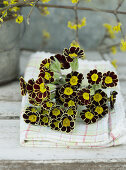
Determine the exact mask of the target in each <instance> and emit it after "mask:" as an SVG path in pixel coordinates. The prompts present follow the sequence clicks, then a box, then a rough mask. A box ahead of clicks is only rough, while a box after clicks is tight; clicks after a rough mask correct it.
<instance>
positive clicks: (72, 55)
mask: <svg viewBox="0 0 126 170" xmlns="http://www.w3.org/2000/svg"><path fill="white" fill-rule="evenodd" d="M69 56H70V57H71V58H74V57H77V54H75V53H72V54H69Z"/></svg>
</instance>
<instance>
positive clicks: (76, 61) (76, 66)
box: [70, 58, 78, 71]
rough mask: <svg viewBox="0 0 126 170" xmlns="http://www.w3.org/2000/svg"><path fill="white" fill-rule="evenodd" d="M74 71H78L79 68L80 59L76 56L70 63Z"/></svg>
mask: <svg viewBox="0 0 126 170" xmlns="http://www.w3.org/2000/svg"><path fill="white" fill-rule="evenodd" d="M70 66H71V69H72V71H77V70H78V59H77V58H75V59H74V60H73V62H71V63H70Z"/></svg>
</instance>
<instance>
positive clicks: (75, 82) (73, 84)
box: [70, 76, 78, 86]
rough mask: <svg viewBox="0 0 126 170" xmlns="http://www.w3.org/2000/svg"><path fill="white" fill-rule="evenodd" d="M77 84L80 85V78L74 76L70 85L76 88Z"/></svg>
mask: <svg viewBox="0 0 126 170" xmlns="http://www.w3.org/2000/svg"><path fill="white" fill-rule="evenodd" d="M77 83H78V78H77V77H76V76H72V77H71V79H70V84H71V85H72V86H75V85H77Z"/></svg>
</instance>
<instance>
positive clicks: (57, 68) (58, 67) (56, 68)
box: [50, 58, 61, 72]
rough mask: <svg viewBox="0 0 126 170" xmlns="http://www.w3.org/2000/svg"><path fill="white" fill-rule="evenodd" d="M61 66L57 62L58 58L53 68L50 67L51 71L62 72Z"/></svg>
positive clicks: (52, 65) (53, 63)
mask: <svg viewBox="0 0 126 170" xmlns="http://www.w3.org/2000/svg"><path fill="white" fill-rule="evenodd" d="M60 69H61V64H60V62H59V61H58V60H57V58H55V61H53V62H52V63H51V66H50V70H51V71H53V72H61V70H60Z"/></svg>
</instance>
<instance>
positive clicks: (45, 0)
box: [41, 0, 50, 3]
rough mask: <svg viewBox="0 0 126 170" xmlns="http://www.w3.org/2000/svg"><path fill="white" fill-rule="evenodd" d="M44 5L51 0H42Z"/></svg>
mask: <svg viewBox="0 0 126 170" xmlns="http://www.w3.org/2000/svg"><path fill="white" fill-rule="evenodd" d="M41 1H42V3H48V2H49V1H50V0H41Z"/></svg>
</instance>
